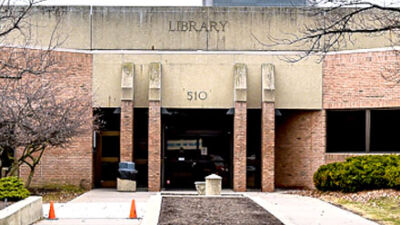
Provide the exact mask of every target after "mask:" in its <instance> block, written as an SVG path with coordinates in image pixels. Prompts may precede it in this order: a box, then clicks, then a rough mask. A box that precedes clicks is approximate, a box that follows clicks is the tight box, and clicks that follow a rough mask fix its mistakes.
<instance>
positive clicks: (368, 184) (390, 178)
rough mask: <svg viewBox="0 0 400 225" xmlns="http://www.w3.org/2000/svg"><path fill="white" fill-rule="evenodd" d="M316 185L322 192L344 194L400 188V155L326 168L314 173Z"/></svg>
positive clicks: (360, 159) (355, 159)
mask: <svg viewBox="0 0 400 225" xmlns="http://www.w3.org/2000/svg"><path fill="white" fill-rule="evenodd" d="M314 185H315V187H316V188H317V189H318V190H321V191H342V192H357V191H362V190H373V189H382V188H395V189H400V156H399V155H366V156H356V157H350V158H347V159H346V161H345V162H336V163H330V164H327V165H322V166H321V167H319V169H318V170H317V171H316V172H315V173H314Z"/></svg>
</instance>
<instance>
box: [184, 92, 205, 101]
mask: <svg viewBox="0 0 400 225" xmlns="http://www.w3.org/2000/svg"><path fill="white" fill-rule="evenodd" d="M207 98H208V92H207V91H186V99H187V100H188V101H204V100H206V99H207Z"/></svg>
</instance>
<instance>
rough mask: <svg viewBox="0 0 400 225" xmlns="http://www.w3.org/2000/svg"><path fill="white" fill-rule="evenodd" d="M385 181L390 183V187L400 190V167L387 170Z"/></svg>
mask: <svg viewBox="0 0 400 225" xmlns="http://www.w3.org/2000/svg"><path fill="white" fill-rule="evenodd" d="M385 179H386V180H388V182H389V187H391V188H395V189H400V167H399V166H397V167H396V166H391V167H388V168H386V171H385Z"/></svg>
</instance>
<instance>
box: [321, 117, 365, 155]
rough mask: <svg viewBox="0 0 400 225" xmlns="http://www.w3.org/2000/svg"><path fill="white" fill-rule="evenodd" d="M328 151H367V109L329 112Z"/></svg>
mask: <svg viewBox="0 0 400 225" xmlns="http://www.w3.org/2000/svg"><path fill="white" fill-rule="evenodd" d="M327 151H328V152H363V151H365V111H328V112H327Z"/></svg>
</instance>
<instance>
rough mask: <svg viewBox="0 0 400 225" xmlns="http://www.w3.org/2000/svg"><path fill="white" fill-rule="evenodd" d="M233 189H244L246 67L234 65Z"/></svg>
mask: <svg viewBox="0 0 400 225" xmlns="http://www.w3.org/2000/svg"><path fill="white" fill-rule="evenodd" d="M233 80H234V106H235V116H234V119H233V190H234V191H246V159H247V156H246V152H247V151H246V147H247V145H246V144H247V67H246V65H245V64H236V65H235V67H234V79H233Z"/></svg>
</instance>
